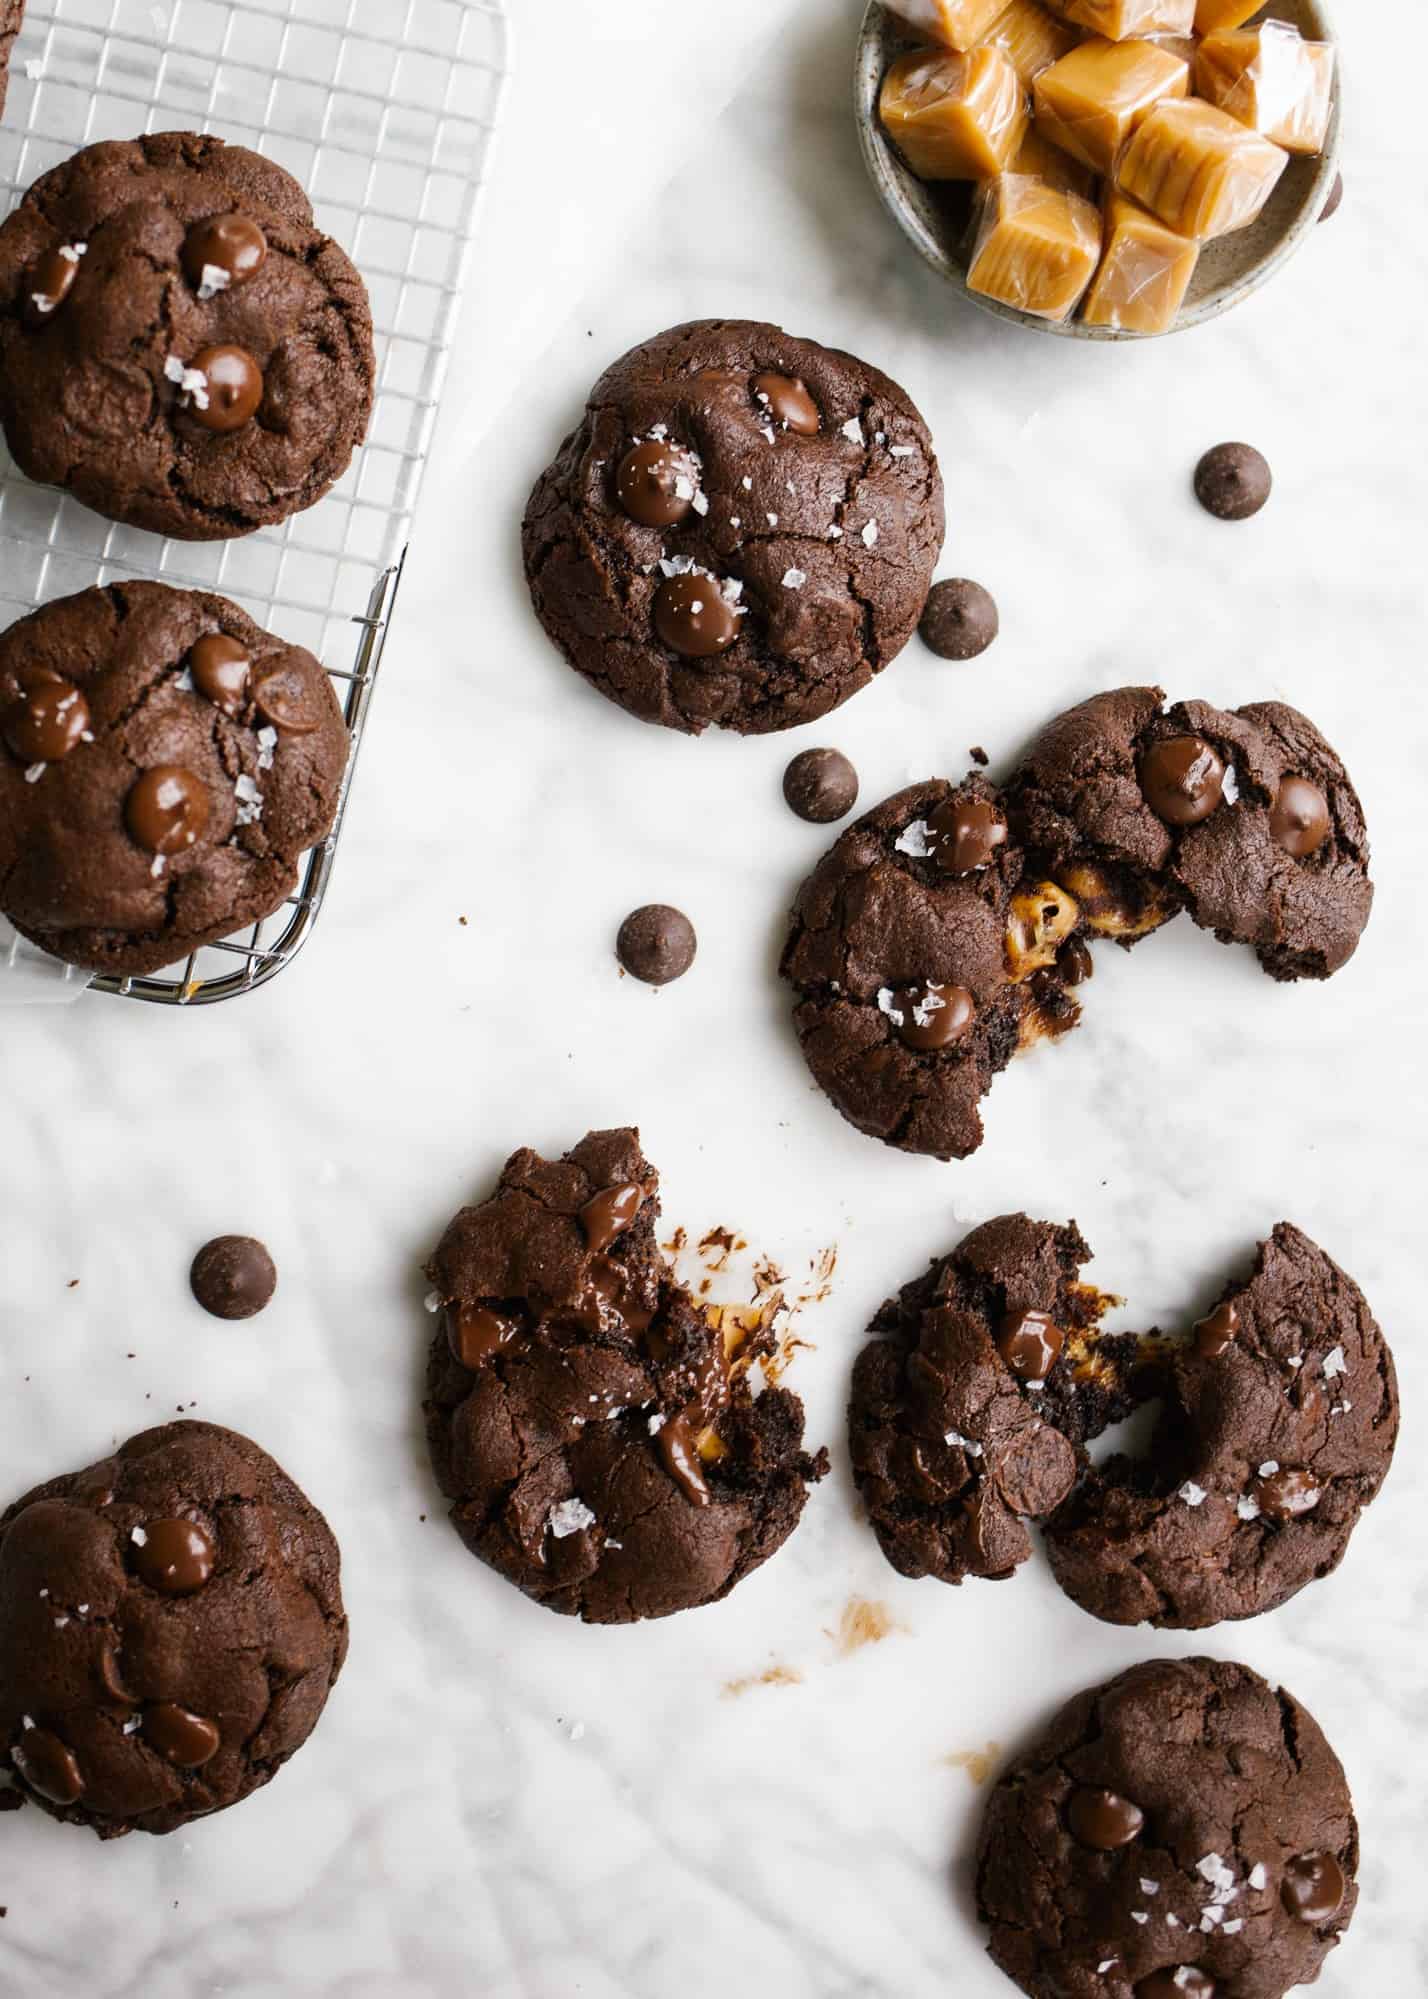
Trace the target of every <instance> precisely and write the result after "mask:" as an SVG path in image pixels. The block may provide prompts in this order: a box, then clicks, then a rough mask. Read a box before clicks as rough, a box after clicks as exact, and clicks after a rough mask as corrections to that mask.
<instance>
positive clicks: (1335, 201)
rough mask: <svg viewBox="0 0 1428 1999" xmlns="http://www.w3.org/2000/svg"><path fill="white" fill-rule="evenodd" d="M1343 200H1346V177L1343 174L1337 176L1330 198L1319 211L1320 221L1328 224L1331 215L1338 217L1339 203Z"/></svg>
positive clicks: (1330, 191) (1330, 190) (1335, 176)
mask: <svg viewBox="0 0 1428 1999" xmlns="http://www.w3.org/2000/svg"><path fill="white" fill-rule="evenodd" d="M1343 198H1344V176H1343V175H1342V174H1335V175H1334V185H1333V186H1332V187H1331V188H1330V189H1329V194H1328V198H1327V200H1326V201H1325V203H1324V206H1323V207H1322V208H1321V209H1320V210H1319V220H1320V221H1321V222H1327V221H1328V219H1329V217H1330V216H1331V215H1337V214H1338V212H1339V203H1340V202H1341V201H1342V200H1343Z"/></svg>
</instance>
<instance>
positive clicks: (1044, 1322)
mask: <svg viewBox="0 0 1428 1999" xmlns="http://www.w3.org/2000/svg"><path fill="white" fill-rule="evenodd" d="M1065 1344H1066V1335H1065V1333H1064V1332H1063V1331H1062V1330H1061V1328H1060V1326H1058V1325H1057V1323H1056V1321H1055V1320H1054V1319H1053V1318H1052V1317H1051V1316H1050V1314H1049V1313H1046V1312H1031V1311H1022V1312H1008V1313H1007V1315H1006V1317H1005V1318H1004V1319H1003V1320H1002V1326H1001V1331H1000V1332H999V1333H998V1334H997V1352H998V1353H999V1354H1000V1355H1001V1357H1002V1359H1003V1360H1004V1361H1005V1362H1006V1364H1007V1366H1008V1367H1009V1368H1010V1369H1011V1371H1012V1373H1013V1374H1019V1375H1020V1376H1021V1378H1022V1380H1023V1381H1045V1379H1046V1377H1047V1375H1048V1374H1050V1372H1051V1370H1052V1368H1053V1367H1055V1365H1056V1360H1057V1356H1058V1355H1059V1354H1060V1352H1061V1349H1062V1347H1063V1346H1064V1345H1065Z"/></svg>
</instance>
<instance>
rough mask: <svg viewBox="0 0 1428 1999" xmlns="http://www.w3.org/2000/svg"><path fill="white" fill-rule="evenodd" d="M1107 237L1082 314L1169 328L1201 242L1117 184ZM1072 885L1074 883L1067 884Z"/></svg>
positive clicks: (1119, 324) (1109, 204)
mask: <svg viewBox="0 0 1428 1999" xmlns="http://www.w3.org/2000/svg"><path fill="white" fill-rule="evenodd" d="M1101 219H1102V223H1103V225H1104V231H1105V240H1104V248H1103V249H1102V252H1101V268H1100V269H1099V270H1098V271H1097V273H1096V276H1095V279H1094V281H1093V283H1092V285H1091V289H1090V291H1089V292H1087V294H1086V303H1085V306H1084V308H1083V309H1082V313H1081V317H1082V319H1084V320H1085V322H1086V324H1087V325H1088V326H1113V327H1116V328H1117V329H1118V330H1119V331H1121V332H1123V333H1168V332H1169V331H1170V328H1171V327H1172V326H1173V325H1174V324H1175V317H1176V314H1177V313H1178V312H1179V310H1180V308H1181V306H1182V305H1183V304H1184V302H1185V293H1186V291H1187V289H1188V288H1189V284H1190V280H1191V278H1193V277H1194V275H1195V266H1196V264H1198V263H1199V261H1200V245H1199V244H1198V243H1197V242H1195V241H1194V239H1193V238H1192V237H1189V236H1177V235H1176V233H1175V231H1174V230H1173V229H1167V228H1166V226H1165V224H1164V223H1163V222H1157V220H1156V219H1155V217H1154V216H1153V215H1151V214H1148V213H1147V211H1146V210H1145V209H1143V208H1142V207H1140V205H1139V204H1138V203H1137V202H1134V201H1131V200H1129V199H1128V198H1127V197H1126V196H1125V195H1123V194H1121V193H1119V192H1118V191H1117V190H1116V189H1115V188H1111V189H1109V190H1108V192H1107V194H1106V198H1105V200H1104V202H1103V203H1102V208H1101ZM1067 885H1068V887H1072V888H1073V891H1074V884H1071V883H1068V884H1067Z"/></svg>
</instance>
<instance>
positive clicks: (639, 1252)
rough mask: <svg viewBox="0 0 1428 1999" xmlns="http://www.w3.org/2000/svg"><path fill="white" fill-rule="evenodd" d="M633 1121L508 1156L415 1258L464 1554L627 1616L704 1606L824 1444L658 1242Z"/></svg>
mask: <svg viewBox="0 0 1428 1999" xmlns="http://www.w3.org/2000/svg"><path fill="white" fill-rule="evenodd" d="M658 1214H659V1199H658V1178H657V1175H656V1173H655V1170H654V1168H653V1167H652V1166H651V1165H650V1164H649V1162H648V1160H646V1159H645V1158H643V1157H642V1155H641V1153H640V1146H639V1136H638V1134H637V1133H636V1132H634V1131H604V1132H592V1133H590V1134H589V1135H588V1136H587V1137H586V1138H584V1139H582V1140H581V1142H580V1144H579V1145H577V1146H576V1147H575V1148H574V1149H573V1150H572V1151H571V1152H569V1153H567V1154H566V1156H565V1158H564V1159H562V1160H560V1161H558V1162H556V1161H550V1160H545V1159H541V1158H540V1157H538V1156H537V1154H536V1153H534V1152H531V1151H521V1152H517V1153H515V1154H514V1155H513V1157H512V1158H511V1159H510V1160H508V1161H507V1163H506V1167H505V1170H504V1171H503V1173H502V1175H501V1182H500V1185H499V1187H498V1188H497V1190H496V1192H495V1193H494V1194H493V1195H492V1196H491V1197H490V1199H489V1200H487V1201H485V1202H483V1203H482V1204H481V1205H480V1206H479V1207H472V1208H463V1209H462V1210H461V1212H460V1214H458V1215H457V1216H456V1218H455V1220H454V1221H453V1222H452V1223H451V1226H450V1227H449V1228H448V1229H447V1231H446V1234H445V1235H444V1236H443V1237H442V1240H441V1242H440V1244H439V1245H438V1247H437V1250H436V1254H435V1256H434V1257H433V1258H432V1260H431V1263H430V1265H429V1266H428V1275H429V1277H430V1279H431V1282H432V1284H433V1286H434V1287H435V1288H434V1291H433V1294H432V1296H431V1298H430V1300H429V1303H430V1304H431V1306H432V1307H433V1309H435V1310H438V1311H439V1312H440V1315H441V1318H440V1324H439V1327H438V1330H437V1333H436V1336H435V1338H434V1339H433V1341H432V1348H431V1356H430V1361H429V1365H428V1374H427V1395H428V1399H427V1405H426V1414H427V1438H428V1442H429V1444H430V1447H431V1455H432V1463H433V1466H434V1467H435V1471H436V1476H437V1481H438V1483H439V1484H440V1486H441V1489H442V1491H443V1493H444V1494H445V1495H446V1497H447V1498H448V1499H449V1500H450V1501H451V1503H452V1504H451V1518H452V1521H453V1524H454V1525H455V1527H456V1530H457V1532H458V1533H459V1534H460V1536H461V1538H462V1540H463V1541H464V1542H465V1543H466V1545H467V1547H468V1548H470V1550H471V1551H472V1553H473V1554H475V1555H479V1556H480V1558H481V1560H482V1561H484V1562H487V1563H489V1564H490V1566H491V1567H492V1568H493V1569H495V1570H497V1572H498V1573H499V1574H501V1575H503V1576H505V1577H507V1578H508V1579H509V1580H510V1581H511V1582H513V1583H515V1584H516V1585H517V1586H518V1587H519V1588H520V1589H522V1590H524V1591H525V1593H526V1594H527V1595H528V1596H530V1597H533V1598H534V1599H535V1600H536V1601H537V1602H538V1603H543V1604H545V1605H546V1606H547V1607H548V1608H549V1609H551V1610H558V1611H562V1612H564V1613H566V1614H567V1615H571V1616H579V1617H583V1618H585V1619H586V1620H587V1621H589V1622H590V1623H597V1624H625V1623H632V1622H633V1621H634V1620H635V1619H637V1618H642V1617H665V1616H668V1615H670V1613H672V1612H674V1611H677V1610H688V1609H690V1608H692V1607H694V1606H695V1605H698V1604H704V1603H712V1602H714V1601H715V1600H716V1599H717V1598H719V1597H722V1596H726V1595H727V1594H728V1593H729V1591H730V1590H731V1589H733V1588H734V1586H735V1584H736V1583H738V1582H741V1581H742V1580H743V1578H744V1577H745V1576H746V1575H748V1574H749V1573H750V1571H751V1570H753V1569H756V1568H757V1567H758V1566H759V1565H760V1563H762V1562H764V1561H767V1559H768V1557H769V1556H770V1555H772V1554H773V1553H774V1552H775V1551H776V1550H777V1549H778V1548H779V1547H781V1546H782V1544H783V1542H784V1541H785V1540H786V1539H787V1538H788V1536H789V1535H790V1534H791V1533H792V1532H793V1529H794V1527H795V1526H796V1525H797V1524H798V1519H799V1516H800V1514H801V1513H802V1511H803V1506H804V1501H805V1498H806V1497H807V1488H808V1486H809V1484H810V1483H812V1482H813V1481H814V1480H816V1479H819V1478H821V1477H822V1476H823V1474H824V1473H825V1472H826V1470H827V1468H828V1459H827V1453H826V1452H822V1451H820V1452H819V1453H818V1455H817V1456H816V1457H810V1456H808V1455H807V1454H806V1453H805V1452H804V1450H803V1448H802V1446H803V1405H802V1403H801V1402H800V1401H799V1399H798V1397H797V1396H796V1395H793V1394H791V1393H790V1392H789V1391H788V1390H787V1389H785V1388H776V1387H766V1388H765V1389H764V1390H763V1392H762V1394H760V1395H759V1396H758V1397H757V1398H756V1397H755V1396H754V1395H753V1394H752V1392H751V1390H750V1387H749V1378H748V1369H749V1366H750V1364H751V1363H752V1362H753V1361H755V1360H757V1359H759V1358H760V1357H761V1356H762V1355H763V1354H764V1353H765V1352H766V1351H767V1348H766V1346H764V1345H761V1344H760V1340H759V1338H758V1337H757V1336H755V1337H754V1338H752V1339H750V1340H748V1341H746V1342H745V1343H744V1344H743V1345H737V1344H736V1345H733V1346H732V1347H731V1346H730V1344H729V1342H728V1341H727V1340H726V1338H725V1336H724V1334H723V1333H722V1332H720V1331H718V1330H716V1327H715V1325H714V1323H713V1322H712V1321H711V1319H710V1318H709V1317H708V1316H707V1314H706V1313H705V1311H703V1310H702V1309H701V1307H700V1306H699V1305H698V1304H697V1303H696V1302H695V1300H694V1299H693V1298H692V1297H690V1295H689V1294H688V1292H687V1291H685V1290H683V1289H682V1288H681V1287H680V1285H679V1284H678V1283H677V1282H676V1281H675V1279H674V1276H673V1274H672V1272H671V1270H670V1269H669V1266H668V1265H667V1264H666V1263H665V1262H664V1260H663V1258H662V1257H661V1255H660V1251H659V1247H658V1244H657V1242H656V1240H655V1222H656V1219H657V1217H658Z"/></svg>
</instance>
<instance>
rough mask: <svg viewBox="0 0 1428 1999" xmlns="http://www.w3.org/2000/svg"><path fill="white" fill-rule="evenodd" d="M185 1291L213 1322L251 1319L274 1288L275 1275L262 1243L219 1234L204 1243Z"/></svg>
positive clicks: (248, 1237)
mask: <svg viewBox="0 0 1428 1999" xmlns="http://www.w3.org/2000/svg"><path fill="white" fill-rule="evenodd" d="M188 1282H189V1288H190V1290H191V1291H192V1292H193V1295H194V1297H195V1298H196V1299H197V1300H198V1302H199V1304H200V1305H202V1307H203V1309H204V1311H205V1312H211V1313H212V1314H213V1316H214V1318H215V1319H251V1318H252V1317H253V1315H254V1313H255V1312H261V1311H262V1309H263V1307H264V1306H265V1305H266V1304H268V1303H269V1301H270V1300H271V1298H272V1295H273V1293H274V1292H275V1291H276V1290H277V1288H278V1273H277V1270H276V1268H275V1266H274V1264H273V1259H272V1257H271V1256H269V1254H268V1252H267V1250H266V1249H265V1248H264V1246H263V1244H262V1243H260V1242H259V1241H258V1240H257V1238H256V1237H254V1236H250V1235H220V1236H215V1237H214V1238H213V1240H212V1242H206V1243H205V1244H204V1245H203V1248H202V1249H201V1250H200V1251H199V1252H198V1255H197V1256H196V1257H195V1258H194V1259H193V1264H192V1266H191V1268H190V1270H189V1273H188Z"/></svg>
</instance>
